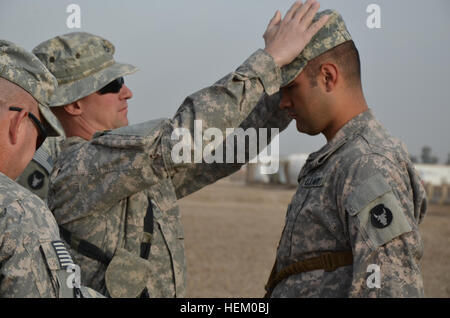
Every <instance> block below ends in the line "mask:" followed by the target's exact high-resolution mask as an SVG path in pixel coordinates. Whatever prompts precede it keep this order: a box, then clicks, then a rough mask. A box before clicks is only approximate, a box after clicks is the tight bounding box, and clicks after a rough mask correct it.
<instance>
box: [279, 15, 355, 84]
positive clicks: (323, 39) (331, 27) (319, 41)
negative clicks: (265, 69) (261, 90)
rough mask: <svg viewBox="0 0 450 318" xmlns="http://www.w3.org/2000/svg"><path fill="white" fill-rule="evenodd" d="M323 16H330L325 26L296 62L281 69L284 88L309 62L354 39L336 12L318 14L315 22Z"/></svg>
mask: <svg viewBox="0 0 450 318" xmlns="http://www.w3.org/2000/svg"><path fill="white" fill-rule="evenodd" d="M323 15H328V21H327V23H326V24H325V26H324V27H323V28H322V29H320V30H319V32H317V33H316V35H314V36H313V38H312V39H311V41H310V42H309V43H308V45H307V46H306V47H305V48H304V49H303V51H302V52H301V53H300V55H299V56H297V57H296V58H295V60H294V61H292V62H291V63H290V64H288V65H285V66H283V67H282V68H281V77H282V85H281V86H282V87H284V86H286V85H288V84H289V83H291V82H292V81H293V80H294V79H295V78H296V77H297V76H298V75H299V74H300V73H301V71H302V70H303V69H304V68H305V66H306V64H308V61H310V60H312V59H314V58H316V57H318V56H319V55H321V54H322V53H325V52H326V51H329V50H330V49H332V48H334V47H336V46H338V45H340V44H342V43H344V42H347V41H350V40H351V39H352V37H351V35H350V33H349V32H348V30H347V27H346V26H345V22H344V19H343V18H342V16H341V15H340V14H339V13H338V12H337V11H335V10H324V11H321V12H319V13H317V14H316V16H315V17H314V19H313V22H315V21H317V20H319V19H320V17H322V16H323Z"/></svg>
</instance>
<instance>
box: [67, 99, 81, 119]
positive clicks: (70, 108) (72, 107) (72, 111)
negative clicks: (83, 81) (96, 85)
mask: <svg viewBox="0 0 450 318" xmlns="http://www.w3.org/2000/svg"><path fill="white" fill-rule="evenodd" d="M64 110H65V111H66V113H68V114H69V115H72V116H79V115H81V113H82V112H83V111H82V109H81V107H80V104H79V103H78V101H76V102H73V103H70V104H67V105H65V106H64Z"/></svg>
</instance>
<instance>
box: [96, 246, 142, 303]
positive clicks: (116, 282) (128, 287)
mask: <svg viewBox="0 0 450 318" xmlns="http://www.w3.org/2000/svg"><path fill="white" fill-rule="evenodd" d="M149 275H150V263H149V262H148V261H147V260H145V259H143V258H141V257H139V256H137V255H134V254H131V253H130V252H128V251H127V250H125V249H123V248H118V249H117V251H116V253H115V254H114V257H113V259H112V260H111V263H109V265H108V268H107V269H106V273H105V282H106V288H107V289H108V292H109V294H110V295H111V297H113V298H136V297H138V296H140V295H141V293H142V291H143V290H144V288H145V287H146V285H147V280H148V278H149Z"/></svg>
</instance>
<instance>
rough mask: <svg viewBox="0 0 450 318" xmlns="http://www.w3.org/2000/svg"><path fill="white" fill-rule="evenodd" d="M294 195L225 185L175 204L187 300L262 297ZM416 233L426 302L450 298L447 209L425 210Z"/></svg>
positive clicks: (449, 219)
mask: <svg viewBox="0 0 450 318" xmlns="http://www.w3.org/2000/svg"><path fill="white" fill-rule="evenodd" d="M294 192H295V189H294V188H283V187H275V186H258V185H255V186H246V185H244V184H243V183H235V182H231V181H230V179H224V180H221V181H219V182H217V183H215V184H214V185H212V186H209V187H206V188H204V189H202V190H201V191H198V192H197V193H194V194H192V195H190V196H188V197H187V198H184V199H182V200H181V201H179V203H180V208H181V211H182V216H183V223H184V229H185V244H186V258H187V267H188V281H187V297H238V298H239V297H262V296H263V295H264V284H265V283H266V281H267V278H268V276H269V273H270V271H271V269H272V265H273V262H274V260H275V252H276V248H277V246H278V241H279V239H280V235H281V231H282V229H283V225H284V217H285V213H286V208H287V205H288V203H289V202H290V200H291V198H292V195H293V194H294ZM420 229H421V234H422V237H423V241H424V246H425V252H424V256H423V259H422V272H423V277H424V285H425V293H426V296H427V297H450V271H449V270H450V265H449V261H450V206H448V205H447V206H436V205H431V206H429V208H428V215H427V216H426V217H425V219H424V222H423V223H422V224H421V225H420Z"/></svg>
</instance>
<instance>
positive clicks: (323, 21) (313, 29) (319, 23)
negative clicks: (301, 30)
mask: <svg viewBox="0 0 450 318" xmlns="http://www.w3.org/2000/svg"><path fill="white" fill-rule="evenodd" d="M328 18H329V16H328V15H324V16H322V17H321V18H320V19H319V20H318V21H316V22H314V23H313V24H312V25H311V26H310V27H309V28H308V30H307V31H306V34H307V35H308V37H309V38H312V37H313V36H314V35H315V34H316V33H317V32H319V30H320V29H321V28H322V27H323V26H324V25H325V24H326V23H327V21H328Z"/></svg>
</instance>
